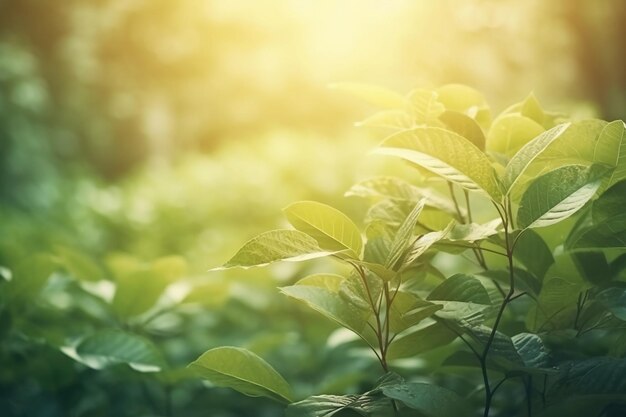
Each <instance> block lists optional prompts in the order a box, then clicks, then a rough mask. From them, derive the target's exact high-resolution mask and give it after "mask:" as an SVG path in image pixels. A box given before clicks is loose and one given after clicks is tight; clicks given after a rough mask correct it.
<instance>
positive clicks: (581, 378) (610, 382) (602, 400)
mask: <svg viewBox="0 0 626 417" xmlns="http://www.w3.org/2000/svg"><path fill="white" fill-rule="evenodd" d="M559 371H560V375H559V376H558V378H557V379H556V381H554V383H553V384H552V385H551V386H550V389H549V390H548V392H547V395H546V398H547V404H546V405H547V407H546V408H545V409H544V410H543V411H542V412H541V413H540V414H539V416H541V417H549V416H555V415H567V416H579V417H583V416H597V415H601V414H603V413H604V410H606V406H607V405H609V404H620V403H621V404H624V403H625V402H626V394H625V393H626V378H624V375H626V359H621V358H607V357H597V358H590V359H583V360H576V361H568V362H565V363H562V364H560V365H559Z"/></svg>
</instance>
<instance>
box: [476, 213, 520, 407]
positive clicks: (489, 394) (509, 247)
mask: <svg viewBox="0 0 626 417" xmlns="http://www.w3.org/2000/svg"><path fill="white" fill-rule="evenodd" d="M507 203H508V202H505V206H504V207H503V210H502V211H500V209H499V208H498V206H496V208H498V213H500V216H501V218H502V224H503V225H504V239H505V245H506V256H507V260H508V268H509V292H508V293H507V294H506V295H505V297H504V298H503V299H502V304H500V309H499V310H498V315H497V316H496V321H495V322H494V324H493V328H492V329H491V333H490V334H489V338H488V339H487V343H486V344H485V349H484V350H483V354H482V356H481V361H480V365H481V368H482V374H483V381H484V384H485V412H484V414H483V416H484V417H488V416H489V410H490V408H491V401H492V399H493V394H494V392H495V390H494V391H491V387H490V385H489V374H488V372H487V359H488V356H489V350H490V349H491V345H492V344H493V341H494V339H495V337H496V333H497V331H498V326H499V325H500V321H501V320H502V316H503V315H504V310H505V309H506V306H507V304H508V303H509V302H510V301H511V299H512V298H513V294H514V293H515V273H514V270H513V250H514V246H515V243H516V241H515V242H511V233H510V230H509V225H510V223H509V220H510V219H509V218H508V217H507V214H508V213H510V210H509V209H508V207H507V206H508V205H509V204H507Z"/></svg>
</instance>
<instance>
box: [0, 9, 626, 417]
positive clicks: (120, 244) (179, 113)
mask: <svg viewBox="0 0 626 417" xmlns="http://www.w3.org/2000/svg"><path fill="white" fill-rule="evenodd" d="M624 22H626V5H624V3H623V2H622V1H621V0H605V1H594V2H592V1H585V0H552V1H542V0H525V1H520V0H517V1H513V0H465V1H462V2H461V1H454V0H438V1H432V0H387V1H384V2H382V1H374V0H343V1H340V2H338V1H331V0H317V1H304V0H262V1H261V0H259V1H254V2H247V1H232V0H177V1H170V0H92V1H84V0H65V1H62V2H61V1H45V0H0V265H2V266H3V267H6V268H11V266H12V265H13V264H15V263H16V260H17V259H24V258H25V257H27V256H28V255H29V254H32V253H35V252H53V253H57V254H58V249H55V248H58V247H60V246H62V247H64V248H70V249H71V250H74V251H80V253H81V255H80V256H82V257H85V259H89V260H90V262H93V264H94V265H95V267H96V268H97V269H98V270H101V271H102V274H103V277H105V280H106V279H113V278H111V277H112V276H113V275H114V274H113V272H112V271H113V270H114V269H115V268H114V266H112V265H117V264H119V262H118V263H117V264H116V263H115V260H116V259H117V261H119V259H120V257H123V256H125V257H127V258H129V257H132V258H133V259H136V260H140V261H141V262H151V261H153V260H154V259H158V258H160V257H163V256H167V255H177V256H180V257H181V259H183V260H184V262H185V263H186V264H187V268H186V269H185V272H184V273H181V280H183V279H184V280H187V281H189V282H193V285H194V286H197V287H198V288H201V289H203V291H204V292H202V291H200V290H198V291H195V292H194V294H195V295H194V297H195V298H193V297H192V298H193V299H190V301H189V300H188V301H189V303H188V306H187V307H186V308H187V310H186V309H185V308H183V309H181V310H180V311H178V310H177V311H176V312H175V313H172V314H174V316H175V317H173V316H167V315H165V318H166V320H165V321H164V322H163V323H161V325H160V327H159V326H156V328H154V327H149V326H143V325H138V326H136V327H135V328H133V330H135V331H137V332H138V333H140V334H142V335H144V336H146V337H148V338H150V339H151V340H153V341H154V342H155V343H157V344H158V346H159V348H160V349H161V350H162V351H163V352H164V355H165V357H166V358H167V360H168V361H169V363H170V364H171V366H172V368H173V369H176V368H177V367H178V368H180V367H183V366H184V365H185V364H186V363H187V362H188V361H190V360H193V359H194V358H195V357H197V356H198V355H199V354H200V353H201V352H203V351H204V350H206V349H208V348H210V347H213V346H218V345H224V344H235V345H242V346H243V345H245V346H247V347H249V348H251V349H253V350H255V351H256V352H257V353H259V354H262V355H264V357H266V358H268V360H269V361H270V362H272V359H274V361H273V362H272V363H273V364H278V366H277V367H278V368H280V370H281V371H282V372H284V374H285V375H286V376H288V379H290V380H291V382H293V383H294V384H295V385H296V386H297V387H298V390H299V391H298V392H299V393H300V394H302V395H309V394H312V393H315V392H326V393H328V392H349V391H351V390H359V389H361V388H362V387H359V386H358V384H359V383H362V381H363V380H364V377H363V375H366V376H367V375H369V376H371V378H374V376H375V374H376V372H375V369H376V364H375V363H373V362H371V361H370V360H369V358H365V357H362V356H359V355H356V354H354V353H350V355H356V357H355V358H353V361H352V362H351V365H350V369H347V366H343V365H342V364H344V363H345V361H343V360H342V358H344V357H345V356H342V355H344V354H342V353H341V352H340V353H337V350H336V349H335V350H331V349H330V348H329V345H328V343H330V342H329V339H328V336H329V335H331V332H332V331H333V329H334V328H333V327H332V325H330V324H327V323H320V322H321V321H322V319H321V318H319V317H317V316H315V314H314V313H309V312H305V311H304V310H301V309H299V308H297V307H295V306H293V303H291V302H289V301H288V300H286V299H285V298H284V297H281V296H280V295H278V292H277V290H276V289H275V287H276V286H278V285H283V284H284V283H286V282H289V281H290V280H293V279H295V277H297V276H301V275H302V271H301V270H296V269H294V268H292V267H291V266H284V265H283V266H279V267H277V268H274V269H270V270H262V271H260V270H259V271H252V272H250V271H246V272H234V273H228V274H227V273H213V274H210V273H207V272H205V271H206V270H207V269H209V268H211V267H214V266H217V265H220V264H221V263H223V262H224V261H225V260H227V259H228V257H229V256H230V255H232V254H233V253H234V251H235V250H236V249H237V248H238V247H239V246H240V245H241V244H242V243H243V242H244V241H246V240H247V239H248V238H250V237H251V236H253V235H254V234H256V233H258V232H261V231H264V230H267V229H270V228H275V227H280V226H284V225H285V223H284V221H283V220H282V216H281V212H280V209H281V208H282V207H284V206H285V205H287V204H288V203H290V202H292V201H295V200H299V199H316V200H319V201H322V202H325V203H328V204H332V205H334V206H336V207H338V208H340V209H342V210H344V211H346V212H348V213H350V214H353V215H355V216H357V218H358V216H359V215H361V214H362V212H363V210H364V207H362V206H360V205H359V204H358V203H357V202H354V201H349V200H347V199H344V198H343V197H342V195H343V193H344V192H345V191H346V190H347V189H348V188H349V186H350V185H351V184H352V183H353V182H354V181H355V180H357V179H360V178H363V177H365V176H368V175H371V174H372V173H375V172H376V170H377V169H383V168H380V167H378V165H379V164H380V162H378V160H377V159H375V158H371V157H370V156H368V155H367V153H368V150H369V149H370V148H371V147H372V146H373V144H375V143H376V142H377V141H379V140H380V139H381V137H380V136H377V135H376V134H374V133H372V132H369V131H367V130H361V129H358V128H355V127H354V125H353V124H354V122H355V121H357V120H360V119H363V118H364V117H365V116H366V115H368V114H369V113H371V110H372V109H371V108H369V107H368V106H367V105H365V104H362V103H361V102H359V101H358V100H356V99H354V98H352V97H349V96H346V95H344V94H342V93H340V92H338V91H335V90H333V89H329V88H328V85H329V84H331V83H335V82H343V81H349V82H362V83H371V84H377V85H381V86H384V87H388V88H391V89H394V90H396V91H398V92H400V93H403V94H404V93H406V92H408V91H409V90H410V89H412V88H415V87H435V86H438V85H441V84H446V83H464V84H468V85H470V86H472V87H474V88H476V89H478V90H480V91H482V92H484V94H485V96H486V97H487V100H488V101H489V103H490V104H491V106H492V110H493V112H494V114H497V113H498V112H500V111H501V110H503V109H504V108H505V107H506V106H507V105H509V104H510V103H512V102H516V101H520V100H521V99H523V98H524V97H525V96H526V95H527V94H528V93H529V92H531V91H534V92H535V94H536V95H537V96H538V97H539V99H540V100H541V101H542V102H543V103H544V106H545V107H546V108H548V109H550V110H557V111H558V110H565V111H569V112H574V113H575V114H578V115H580V117H591V116H597V117H602V118H605V119H609V120H613V119H618V118H621V119H624V118H626V53H625V52H626V51H625V50H624V40H626V25H624ZM384 169H386V170H394V169H396V168H395V167H385V168H384ZM112 259H113V260H112ZM124 259H126V258H124ZM70 275H71V274H70ZM79 275H80V274H79ZM194 288H195V287H194ZM46 291H53V293H54V289H49V288H48V289H46ZM55 300H56V299H55V298H54V297H50V298H46V299H44V300H39V301H37V303H39V304H38V307H37V308H39V310H37V309H34V310H33V309H32V308H31V307H29V310H28V311H29V314H30V316H29V315H25V316H20V318H19V319H16V318H15V316H11V317H12V318H10V320H9V319H7V318H6V317H5V319H4V321H6V322H8V321H11V322H12V323H13V324H12V325H6V326H5V325H2V326H0V327H1V328H4V327H6V328H9V329H13V331H15V329H19V332H18V333H19V334H20V337H22V339H19V338H18V339H19V340H18V342H15V343H16V344H15V346H13V345H11V344H5V348H4V350H3V351H2V352H3V353H2V355H1V356H0V363H4V364H5V365H6V364H10V366H0V402H1V403H2V404H0V405H2V408H0V409H4V410H13V411H12V412H13V413H14V415H38V416H44V415H50V416H56V415H72V416H79V415H80V416H82V415H114V414H115V415H165V414H168V413H169V414H170V415H172V412H171V408H172V407H173V408H174V409H175V410H179V411H178V413H180V415H186V416H195V415H198V416H200V415H212V416H239V415H247V414H246V411H245V410H248V408H246V407H247V404H251V403H249V402H246V401H248V399H244V400H242V399H241V397H240V396H239V394H233V393H231V392H230V391H220V390H207V389H206V388H204V387H202V386H201V385H200V384H199V383H198V382H197V381H186V382H185V381H184V382H182V383H178V382H172V381H174V380H175V381H177V380H176V379H175V378H174V377H172V378H174V380H169V379H168V380H167V381H168V382H163V378H165V377H163V378H161V379H159V378H156V380H155V378H151V379H148V380H147V381H146V380H144V379H142V378H144V377H143V376H142V377H141V378H140V377H139V376H132V375H129V373H130V372H131V371H129V370H126V371H120V370H118V369H114V370H111V371H110V372H112V373H111V374H109V373H107V372H108V371H107V372H104V373H97V372H93V371H91V370H89V369H85V367H84V366H82V365H80V366H79V365H77V364H72V363H71V360H70V359H69V358H67V357H66V356H64V355H63V354H62V353H60V352H58V350H55V349H54V347H55V346H57V345H58V344H59V343H61V342H57V340H66V339H67V338H71V337H73V336H74V335H78V334H81V333H84V332H85V331H86V330H85V329H96V328H99V327H102V326H105V324H102V323H108V322H106V320H105V319H102V317H99V316H97V314H96V313H93V311H92V310H93V309H91V310H90V309H89V308H86V307H85V306H84V305H82V304H81V305H79V306H76V305H74V304H72V303H71V302H67V300H66V301H64V302H57V301H55ZM55 303H57V304H55ZM64 303H65V304H64ZM68 303H69V304H68ZM46 309H54V310H55V311H62V312H63V313H62V314H61V313H59V314H58V317H57V316H54V317H47V318H46V320H44V322H45V325H44V324H41V322H38V321H37V320H39V319H40V318H41V316H42V314H44V313H45V312H46V311H48V310H46ZM85 309H86V310H87V312H84V311H83V310H85ZM76 311H83V313H81V314H84V315H85V316H86V318H85V319H84V320H82V321H80V320H81V319H76V318H75V317H76V314H77V313H76ZM285 312H287V313H289V314H291V315H292V316H291V317H289V316H288V315H287V316H286V315H285V314H284V313H285ZM0 313H1V311H0ZM7 314H8V313H7ZM103 314H104V313H103ZM104 316H106V314H105V315H104ZM104 316H103V317H104ZM70 317H71V319H70ZM94 317H95V318H94ZM294 317H295V318H296V319H297V320H296V319H294ZM101 319H102V320H104V322H103V321H102V320H101ZM168 319H169V320H170V321H169V322H168V321H167V320H168ZM19 320H23V321H24V322H28V323H31V324H33V326H32V327H28V326H27V327H22V328H21V327H19V326H18V325H17V324H15V323H18V322H19ZM29 320H30V321H29ZM72 320H73V321H72ZM0 322H3V319H2V314H0ZM37 323H38V324H37ZM36 324H37V325H36ZM109 324H110V323H108V324H106V325H109ZM118 324H119V323H117V324H116V325H118ZM151 324H154V323H151ZM3 326H4V327H3ZM44 328H45V331H43V330H42V329H44ZM302 329H305V330H304V331H303V330H302ZM7 332H8V331H7ZM1 333H2V332H0V334H1ZM5 333H6V332H5ZM37 337H39V338H43V340H44V342H42V343H41V344H40V345H36V346H35V347H32V346H31V345H29V346H30V347H29V349H31V350H33V351H32V352H31V351H28V352H30V353H28V359H26V357H25V356H24V355H25V353H24V349H25V348H24V344H23V343H24V340H27V339H29V338H31V339H32V338H37ZM11 340H14V339H11ZM332 340H335V342H332ZM332 340H331V342H332V343H331V345H332V346H335V345H333V343H335V344H336V340H338V339H332ZM342 346H343V345H342ZM33 355H34V356H33ZM345 355H348V353H345ZM33 358H34V359H33ZM50 361H57V362H56V363H57V364H58V366H54V367H50V366H48V367H46V365H45V364H48V363H50ZM303 361H304V362H303ZM304 363H307V365H306V366H305V365H304ZM342 366H343V367H342ZM65 368H66V369H65ZM322 368H323V369H328V370H329V371H328V372H327V373H326V374H324V375H320V374H319V373H316V370H317V369H322ZM331 369H334V370H332V371H331ZM46 372H47V373H46ZM120 372H122V376H119V373H120ZM44 374H45V375H44ZM42 375H44V376H42ZM118 380H124V381H126V385H119V384H116V383H114V382H112V381H118ZM185 384H188V385H185ZM164 387H165V388H164ZM164 393H167V396H171V401H170V400H168V401H169V402H166V403H162V402H163V400H162V398H163V396H164V395H165V394H164ZM112 398H115V401H114V402H115V403H112ZM138 398H142V400H138ZM155 398H156V399H155ZM168 398H170V397H168ZM33 399H37V400H38V401H33ZM251 401H257V402H254V404H261V406H256V405H255V406H254V408H251V409H253V410H255V413H254V415H257V416H260V415H276V413H277V411H276V410H277V408H273V407H274V406H273V405H272V404H268V403H266V402H264V400H251ZM258 401H260V403H258ZM128 404H131V405H132V407H130V408H129V407H127V405H128ZM116 407H117V408H116ZM168 407H170V408H168ZM207 407H210V409H211V410H213V411H212V412H210V413H207V410H208V409H209V408H207ZM264 407H265V408H264ZM168 409H169V410H170V411H167V410H168ZM164 410H165V411H164ZM264 413H265V414H264ZM272 413H274V414H272ZM174 414H176V413H174ZM10 415H11V414H10Z"/></svg>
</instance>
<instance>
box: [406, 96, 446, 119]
mask: <svg viewBox="0 0 626 417" xmlns="http://www.w3.org/2000/svg"><path fill="white" fill-rule="evenodd" d="M437 97H438V94H437V93H435V92H434V91H429V90H424V89H421V88H418V89H416V90H413V91H411V92H410V93H409V96H408V101H409V112H410V114H411V115H412V116H413V120H415V122H416V123H417V124H421V123H427V124H431V123H432V122H433V121H435V120H436V119H437V117H438V116H439V115H440V114H441V113H443V112H444V111H445V110H446V108H445V107H444V106H443V104H441V103H440V102H439V101H437Z"/></svg>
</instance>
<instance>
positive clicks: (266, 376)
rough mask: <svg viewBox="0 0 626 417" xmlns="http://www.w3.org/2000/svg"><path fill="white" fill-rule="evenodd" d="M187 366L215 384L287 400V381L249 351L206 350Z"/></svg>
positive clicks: (225, 347) (231, 349) (229, 349)
mask: <svg viewBox="0 0 626 417" xmlns="http://www.w3.org/2000/svg"><path fill="white" fill-rule="evenodd" d="M189 368H191V369H192V370H194V371H196V373H197V374H198V375H199V376H201V377H202V378H204V379H207V380H209V381H211V382H212V383H213V384H215V385H217V386H220V387H227V388H232V389H234V390H236V391H239V392H241V393H242V394H245V395H249V396H251V397H261V396H262V397H268V398H271V399H274V400H277V401H280V402H291V388H290V387H289V384H288V383H287V382H286V381H285V380H284V379H283V377H282V376H281V375H280V374H279V373H278V372H276V371H275V370H274V368H272V366H271V365H270V364H268V363H267V362H265V361H264V360H263V359H262V358H260V357H259V356H257V355H256V354H254V353H253V352H250V351H249V350H246V349H242V348H238V347H230V346H224V347H218V348H215V349H211V350H207V351H206V352H204V353H203V354H202V355H201V356H200V357H199V358H198V359H196V360H195V361H193V362H192V363H190V364H189Z"/></svg>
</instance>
